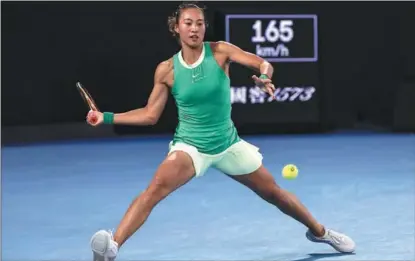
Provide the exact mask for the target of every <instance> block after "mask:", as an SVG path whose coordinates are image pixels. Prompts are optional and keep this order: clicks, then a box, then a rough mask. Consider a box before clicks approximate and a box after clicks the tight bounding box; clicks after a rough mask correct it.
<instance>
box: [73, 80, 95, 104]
mask: <svg viewBox="0 0 415 261" xmlns="http://www.w3.org/2000/svg"><path fill="white" fill-rule="evenodd" d="M76 87H77V88H78V91H79V93H80V94H81V96H82V98H83V99H84V101H85V103H86V104H87V105H88V106H89V108H90V109H91V110H93V111H99V109H98V106H97V104H96V103H95V101H94V99H92V96H91V95H90V94H89V93H88V91H87V90H86V89H85V88H84V87H83V86H82V84H81V83H80V82H77V83H76Z"/></svg>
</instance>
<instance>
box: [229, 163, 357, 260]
mask: <svg viewBox="0 0 415 261" xmlns="http://www.w3.org/2000/svg"><path fill="white" fill-rule="evenodd" d="M229 176H230V175H229ZM230 177H231V178H232V179H234V180H236V181H238V182H239V183H241V184H243V185H245V186H247V187H248V188H250V189H251V190H252V191H254V192H255V193H256V194H257V195H258V196H260V197H261V198H262V199H264V200H266V201H267V202H269V203H271V204H272V205H274V206H276V207H278V208H279V209H280V210H281V211H282V212H283V213H284V214H286V215H288V216H290V217H292V218H294V219H295V220H297V221H299V222H300V223H302V224H303V225H305V226H306V227H307V228H308V229H309V230H308V231H307V234H306V236H307V238H308V239H309V240H311V241H313V242H318V243H327V244H330V245H331V246H332V247H334V248H335V249H336V250H338V251H340V252H353V251H354V247H355V244H354V242H353V241H352V240H351V239H350V238H349V237H347V236H346V235H343V234H340V233H338V232H335V231H333V230H330V229H325V228H324V226H323V225H321V224H320V223H318V221H317V220H316V219H315V218H314V217H313V216H312V215H311V213H310V212H309V211H308V210H307V208H306V207H305V206H304V205H303V204H302V203H301V202H300V201H299V200H298V199H297V197H296V196H295V195H294V194H292V193H290V192H288V191H286V190H284V189H282V188H280V187H279V186H278V185H277V184H276V182H275V179H274V177H273V176H272V175H271V173H269V171H268V170H267V169H266V168H265V167H264V166H261V167H260V168H259V169H258V170H256V171H254V172H253V173H251V174H247V175H235V176H230Z"/></svg>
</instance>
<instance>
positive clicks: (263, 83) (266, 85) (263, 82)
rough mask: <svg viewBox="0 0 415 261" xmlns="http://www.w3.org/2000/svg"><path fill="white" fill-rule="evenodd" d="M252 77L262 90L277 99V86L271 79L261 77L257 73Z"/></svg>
mask: <svg viewBox="0 0 415 261" xmlns="http://www.w3.org/2000/svg"><path fill="white" fill-rule="evenodd" d="M252 79H253V80H254V82H255V85H256V86H258V87H259V88H261V90H262V91H264V92H267V93H268V94H269V95H270V96H271V97H272V99H275V97H274V92H275V86H274V84H273V83H272V81H271V79H261V78H259V77H258V76H256V75H253V76H252Z"/></svg>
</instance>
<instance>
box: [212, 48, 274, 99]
mask: <svg viewBox="0 0 415 261" xmlns="http://www.w3.org/2000/svg"><path fill="white" fill-rule="evenodd" d="M216 49H217V50H218V51H219V52H221V53H223V54H225V55H226V56H227V57H228V60H230V61H232V62H236V63H239V64H241V65H243V66H246V67H248V68H251V69H253V70H254V71H256V72H259V73H260V77H258V76H256V75H253V76H252V79H253V80H254V81H255V83H256V84H257V85H258V86H259V87H261V88H264V90H265V91H267V92H268V93H269V94H270V95H273V93H274V91H275V87H274V85H273V84H272V81H271V79H272V76H273V74H274V68H273V66H272V65H271V64H270V63H269V62H268V61H266V60H265V59H263V58H261V57H259V56H258V55H255V54H253V53H250V52H246V51H244V50H242V49H241V48H239V47H238V46H235V45H233V44H231V43H228V42H223V41H220V42H217V44H216Z"/></svg>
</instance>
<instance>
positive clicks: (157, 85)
mask: <svg viewBox="0 0 415 261" xmlns="http://www.w3.org/2000/svg"><path fill="white" fill-rule="evenodd" d="M170 68H171V67H170V66H169V64H168V63H167V62H162V63H160V64H159V65H158V66H157V69H156V72H155V74H154V87H153V90H152V91H151V94H150V97H149V99H148V101H147V105H146V106H145V107H143V108H139V109H135V110H131V111H127V112H123V113H115V114H114V113H109V112H104V113H101V112H96V111H91V112H90V113H89V114H88V116H87V122H88V123H89V124H90V125H93V126H97V125H100V124H102V123H106V124H120V125H142V126H144V125H154V124H156V123H157V122H158V120H159V118H160V116H161V114H162V112H163V110H164V108H165V105H166V102H167V98H168V94H169V89H168V86H167V84H166V82H165V78H166V75H167V74H168V72H169V70H170Z"/></svg>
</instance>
